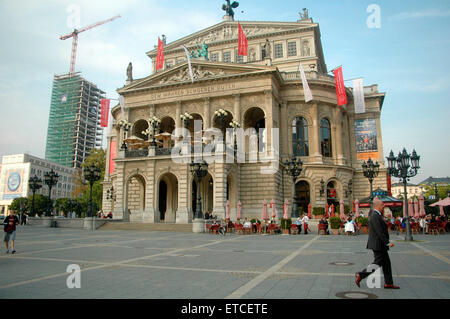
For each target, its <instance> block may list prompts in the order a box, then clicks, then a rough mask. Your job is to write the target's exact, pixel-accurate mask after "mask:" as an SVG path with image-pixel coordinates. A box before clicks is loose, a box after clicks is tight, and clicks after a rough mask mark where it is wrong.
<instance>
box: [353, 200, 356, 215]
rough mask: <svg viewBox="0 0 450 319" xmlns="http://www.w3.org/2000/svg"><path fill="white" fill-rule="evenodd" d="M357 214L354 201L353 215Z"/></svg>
mask: <svg viewBox="0 0 450 319" xmlns="http://www.w3.org/2000/svg"><path fill="white" fill-rule="evenodd" d="M355 212H356V208H355V201H353V213H355Z"/></svg>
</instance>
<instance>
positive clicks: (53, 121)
mask: <svg viewBox="0 0 450 319" xmlns="http://www.w3.org/2000/svg"><path fill="white" fill-rule="evenodd" d="M104 97H105V92H103V91H102V90H100V89H99V88H98V87H97V86H96V85H95V84H93V83H91V82H89V81H87V80H85V79H84V78H82V77H81V76H80V73H79V72H78V73H74V74H63V75H55V77H54V80H53V89H52V98H51V104H50V115H49V121H48V130H47V144H46V149H45V159H47V160H50V161H52V162H55V163H58V164H61V165H64V166H66V167H71V168H80V167H81V164H82V163H83V162H84V159H85V158H86V157H87V156H88V155H89V152H90V150H91V149H92V148H99V147H101V146H102V140H103V129H102V127H101V125H100V113H101V99H102V98H104Z"/></svg>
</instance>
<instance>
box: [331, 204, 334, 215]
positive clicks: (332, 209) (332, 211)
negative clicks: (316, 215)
mask: <svg viewBox="0 0 450 319" xmlns="http://www.w3.org/2000/svg"><path fill="white" fill-rule="evenodd" d="M334 212H335V207H334V204H331V216H333V217H334Z"/></svg>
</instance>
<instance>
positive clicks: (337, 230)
mask: <svg viewBox="0 0 450 319" xmlns="http://www.w3.org/2000/svg"><path fill="white" fill-rule="evenodd" d="M331 232H332V233H333V235H339V229H332V230H331Z"/></svg>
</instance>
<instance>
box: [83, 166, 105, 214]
mask: <svg viewBox="0 0 450 319" xmlns="http://www.w3.org/2000/svg"><path fill="white" fill-rule="evenodd" d="M83 171H84V179H85V180H87V181H88V182H89V186H90V191H89V207H88V211H87V216H86V217H93V214H92V186H94V183H95V182H96V181H98V180H100V174H101V171H100V168H99V167H97V166H96V165H95V164H94V163H92V164H91V165H89V166H86V167H84V169H83Z"/></svg>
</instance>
